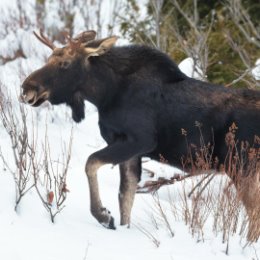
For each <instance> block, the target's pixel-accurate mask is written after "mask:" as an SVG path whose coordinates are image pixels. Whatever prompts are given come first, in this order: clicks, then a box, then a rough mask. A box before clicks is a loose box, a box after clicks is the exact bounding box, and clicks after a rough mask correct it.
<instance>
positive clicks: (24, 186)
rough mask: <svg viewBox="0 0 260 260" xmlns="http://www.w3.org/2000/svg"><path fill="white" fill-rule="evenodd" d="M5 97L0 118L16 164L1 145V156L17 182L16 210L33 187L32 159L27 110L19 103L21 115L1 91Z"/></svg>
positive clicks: (0, 104)
mask: <svg viewBox="0 0 260 260" xmlns="http://www.w3.org/2000/svg"><path fill="white" fill-rule="evenodd" d="M0 93H1V96H2V98H3V100H2V102H0V118H1V121H2V124H3V126H4V129H5V130H6V132H7V134H8V136H9V138H10V141H11V148H12V152H13V159H14V165H15V167H13V166H12V165H11V164H10V162H9V161H7V160H6V158H5V156H4V154H3V151H2V149H1V147H0V157H1V159H2V161H3V163H4V165H5V167H6V168H7V169H8V170H9V171H10V173H11V174H12V176H13V178H14V182H15V191H16V196H15V210H17V207H18V205H19V203H20V201H21V199H22V198H23V196H24V195H25V194H26V193H27V192H28V191H29V190H30V189H31V188H33V186H34V184H32V182H31V177H32V176H31V174H30V167H31V164H30V160H29V157H28V153H27V151H28V129H27V123H26V112H25V109H24V107H23V106H22V105H19V116H17V114H16V113H15V112H14V109H13V106H12V103H11V100H10V99H6V98H4V95H3V92H2V91H0Z"/></svg>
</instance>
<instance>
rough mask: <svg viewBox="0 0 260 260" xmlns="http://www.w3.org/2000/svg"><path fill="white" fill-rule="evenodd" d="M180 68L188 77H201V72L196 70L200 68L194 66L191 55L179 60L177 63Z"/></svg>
mask: <svg viewBox="0 0 260 260" xmlns="http://www.w3.org/2000/svg"><path fill="white" fill-rule="evenodd" d="M179 68H180V70H181V71H182V72H183V73H184V74H186V75H187V76H188V77H191V78H195V79H201V76H200V75H202V73H201V74H199V73H198V72H197V71H200V69H199V68H198V67H197V68H195V67H194V60H193V59H192V58H191V57H188V58H186V59H184V60H183V61H181V62H180V64H179Z"/></svg>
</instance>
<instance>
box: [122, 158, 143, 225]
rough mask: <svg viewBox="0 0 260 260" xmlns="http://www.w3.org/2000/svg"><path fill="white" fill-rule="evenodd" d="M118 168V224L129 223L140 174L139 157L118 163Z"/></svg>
mask: <svg viewBox="0 0 260 260" xmlns="http://www.w3.org/2000/svg"><path fill="white" fill-rule="evenodd" d="M119 169H120V190H119V195H118V199H119V207H120V216H121V219H120V225H130V216H131V210H132V206H133V203H134V197H135V193H136V188H137V183H138V182H139V180H140V175H141V159H140V158H138V157H137V158H132V159H130V160H128V161H126V162H123V163H121V164H120V165H119Z"/></svg>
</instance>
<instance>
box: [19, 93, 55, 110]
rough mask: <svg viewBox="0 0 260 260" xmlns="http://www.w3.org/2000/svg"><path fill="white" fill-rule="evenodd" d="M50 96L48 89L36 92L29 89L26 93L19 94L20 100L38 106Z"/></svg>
mask: <svg viewBox="0 0 260 260" xmlns="http://www.w3.org/2000/svg"><path fill="white" fill-rule="evenodd" d="M49 96H50V93H49V91H44V92H42V93H38V92H37V91H35V90H30V91H28V92H27V93H26V94H23V95H21V97H20V101H21V102H22V103H26V104H28V105H30V106H33V107H38V106H40V105H41V104H42V103H43V102H44V101H46V100H48V98H49Z"/></svg>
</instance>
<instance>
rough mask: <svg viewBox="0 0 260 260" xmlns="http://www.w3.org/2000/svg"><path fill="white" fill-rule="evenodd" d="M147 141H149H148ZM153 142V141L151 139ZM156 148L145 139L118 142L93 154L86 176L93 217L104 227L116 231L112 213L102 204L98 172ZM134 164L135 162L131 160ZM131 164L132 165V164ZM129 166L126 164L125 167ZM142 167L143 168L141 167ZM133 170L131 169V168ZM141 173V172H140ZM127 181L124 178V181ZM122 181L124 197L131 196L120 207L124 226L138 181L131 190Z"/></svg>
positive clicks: (132, 185) (87, 165)
mask: <svg viewBox="0 0 260 260" xmlns="http://www.w3.org/2000/svg"><path fill="white" fill-rule="evenodd" d="M146 140H147V139H146ZM151 140H153V139H151ZM153 148H154V143H153V142H151V143H150V142H148V141H146V142H145V138H143V139H138V140H136V141H135V142H117V143H115V144H112V145H109V146H107V147H106V148H104V149H102V150H100V151H97V152H96V153H94V154H92V155H91V156H90V157H89V159H88V161H87V164H86V174H87V177H88V181H89V191H90V209H91V213H92V215H93V216H94V217H95V218H96V219H97V220H98V222H99V223H101V224H102V225H103V226H105V227H107V228H110V229H115V225H114V218H113V217H112V216H111V215H110V212H109V211H108V210H107V209H105V208H104V207H103V205H102V203H101V200H100V196H99V189H98V181H97V171H98V169H99V168H100V167H101V166H102V165H104V164H114V165H115V164H119V163H123V162H125V161H128V160H130V159H131V158H134V157H140V156H141V155H142V154H144V153H146V152H148V151H151V150H152V149H153ZM130 162H132V163H133V161H131V160H130ZM130 164H131V163H130ZM127 165H129V164H125V165H124V166H121V167H125V166H127ZM140 167H141V166H140ZM130 169H131V167H130ZM139 171H140V170H139ZM123 180H125V178H124V177H123V179H122V181H123ZM122 181H121V189H122V190H125V192H124V193H123V194H124V195H126V194H128V195H129V196H130V198H131V199H130V200H129V201H128V202H127V200H124V199H122V200H121V204H120V207H122V212H125V213H123V215H124V217H123V218H122V220H121V223H122V224H125V223H128V222H129V219H130V217H129V215H130V211H131V207H132V206H131V205H132V203H133V202H131V200H133V196H134V194H133V192H134V190H133V189H135V188H133V187H134V186H135V185H136V183H137V179H136V180H134V181H133V183H132V184H131V185H130V186H128V187H131V188H127V189H124V185H125V184H124V183H122ZM128 195H127V196H128Z"/></svg>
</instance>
